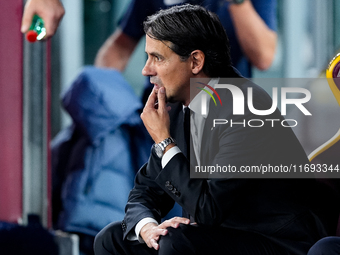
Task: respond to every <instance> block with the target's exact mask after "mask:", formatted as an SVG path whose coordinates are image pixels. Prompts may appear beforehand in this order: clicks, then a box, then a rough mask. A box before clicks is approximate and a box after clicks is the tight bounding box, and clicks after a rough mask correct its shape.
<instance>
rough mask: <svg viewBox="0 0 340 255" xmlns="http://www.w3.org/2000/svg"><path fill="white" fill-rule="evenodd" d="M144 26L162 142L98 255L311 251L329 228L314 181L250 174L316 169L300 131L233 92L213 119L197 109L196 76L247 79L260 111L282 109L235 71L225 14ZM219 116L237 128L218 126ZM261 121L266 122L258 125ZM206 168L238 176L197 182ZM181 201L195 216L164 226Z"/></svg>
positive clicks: (188, 14) (149, 122)
mask: <svg viewBox="0 0 340 255" xmlns="http://www.w3.org/2000/svg"><path fill="white" fill-rule="evenodd" d="M144 30H145V32H146V34H147V38H146V47H145V51H146V53H147V54H148V60H147V62H146V64H145V67H144V69H143V71H142V72H143V74H144V75H146V76H149V77H150V81H151V83H153V84H154V89H153V91H152V93H151V94H150V96H149V99H148V101H147V103H146V105H145V108H144V110H143V113H142V114H141V118H142V120H143V122H144V125H145V126H146V128H147V129H148V132H149V134H150V135H151V137H152V139H153V140H154V141H155V145H154V146H153V148H152V151H151V155H150V158H149V161H148V163H147V164H145V165H144V166H143V167H142V168H141V169H140V171H139V172H138V174H137V176H136V179H135V187H134V188H133V189H132V191H131V192H130V195H129V199H128V202H127V205H126V215H125V218H124V220H123V221H122V222H121V223H120V222H119V223H117V222H116V223H112V224H110V225H108V226H107V227H106V228H104V229H103V230H102V231H101V232H100V233H99V234H98V235H97V237H96V240H95V244H94V249H95V253H96V255H104V254H162V255H164V254H232V255H235V254H242V255H243V254H261V255H264V254H271V255H272V254H306V253H307V251H308V249H309V248H310V246H312V244H313V243H314V242H316V241H317V240H318V239H319V238H320V237H322V236H324V235H326V232H327V230H326V228H325V227H324V225H323V223H322V219H321V218H320V217H319V216H318V213H317V211H316V210H314V207H313V206H312V203H311V199H309V198H313V200H315V197H314V196H313V190H314V189H315V186H314V185H315V183H314V180H313V179H303V180H302V179H282V178H281V179H280V178H277V179H259V178H247V177H249V176H247V175H246V174H245V173H242V172H241V171H240V170H241V166H260V165H261V164H262V165H269V164H270V165H271V166H280V165H281V166H282V165H290V164H306V163H308V160H307V157H306V155H305V153H304V151H303V149H302V147H301V145H300V143H299V142H298V140H297V139H296V137H295V135H294V134H293V132H292V130H291V129H290V128H287V127H283V126H282V125H281V124H279V125H277V123H281V121H282V120H283V118H282V116H281V115H280V113H279V111H278V110H275V111H274V112H273V113H271V114H270V115H269V116H256V115H255V114H253V113H252V111H250V110H249V109H248V107H247V106H244V112H243V114H242V115H234V114H233V93H231V90H229V89H223V90H222V89H219V90H218V94H219V95H220V98H221V102H223V106H221V107H216V106H215V105H214V103H213V102H212V100H210V102H209V107H208V109H207V110H206V113H207V114H206V116H204V115H202V114H201V112H200V111H199V110H197V108H195V106H194V100H195V99H197V98H198V97H200V95H199V91H200V90H199V89H196V88H193V87H194V86H193V85H191V88H190V79H191V78H202V79H208V80H209V82H208V85H209V86H210V87H214V86H215V85H216V83H217V82H218V80H216V79H211V78H213V77H234V78H238V79H237V80H235V82H234V86H235V87H237V90H238V91H242V93H243V94H244V95H247V93H248V91H249V90H248V88H252V94H253V105H254V108H255V109H259V110H265V109H269V108H271V105H272V100H271V99H270V97H269V96H268V95H267V94H266V93H265V92H264V91H263V90H262V89H261V88H260V87H258V86H257V85H255V84H253V83H251V82H250V81H248V80H246V79H244V78H241V77H240V76H239V75H238V74H237V71H236V70H235V69H233V68H232V66H231V63H230V55H229V44H228V38H227V36H226V34H225V31H224V29H223V27H222V25H221V23H220V22H219V20H218V18H217V17H216V15H214V14H212V13H210V12H208V11H206V10H205V9H204V8H202V7H199V6H192V5H184V6H179V7H178V6H177V7H173V8H171V9H168V10H163V11H160V12H158V13H157V14H155V15H153V16H150V17H149V18H148V20H147V21H146V22H145V23H144ZM209 86H207V87H209ZM215 87H216V86H215ZM190 90H192V91H190ZM167 103H172V104H171V106H170V105H167ZM170 108H171V109H170ZM188 119H190V121H191V125H189V123H187V121H188ZM216 119H222V120H229V122H228V124H226V125H215V127H214V125H213V124H214V120H216ZM253 119H256V120H257V121H258V122H260V123H262V122H263V125H262V126H261V125H260V126H261V127H253V126H254V125H255V124H254V122H252V121H251V120H253ZM267 119H271V120H276V121H277V120H279V122H276V121H267ZM231 120H232V121H233V124H232V123H231V122H232V121H231ZM249 121H250V122H249ZM261 121H262V122H261ZM274 122H275V123H274ZM237 123H238V124H237ZM249 123H251V124H249ZM190 134H191V140H192V142H190V140H189V139H187V138H188V137H189V136H190ZM188 140H189V141H188ZM176 141H177V143H176ZM197 144H198V146H197ZM188 148H190V149H191V150H188ZM189 154H190V156H189ZM189 158H190V160H189ZM197 165H200V166H217V165H219V166H228V165H231V166H234V167H235V168H236V169H237V171H236V172H230V173H227V174H225V173H221V175H220V176H217V177H219V178H201V177H206V176H198V178H190V172H192V173H195V169H196V168H195V166H197ZM209 177H210V176H209ZM215 177H216V176H215ZM175 202H177V203H178V204H179V205H181V206H182V208H183V211H184V215H185V216H184V217H175V218H172V219H170V220H167V221H164V222H162V223H161V218H162V217H163V216H164V215H166V214H167V212H168V211H169V210H170V209H171V208H172V207H173V205H174V203H175ZM314 203H316V202H314Z"/></svg>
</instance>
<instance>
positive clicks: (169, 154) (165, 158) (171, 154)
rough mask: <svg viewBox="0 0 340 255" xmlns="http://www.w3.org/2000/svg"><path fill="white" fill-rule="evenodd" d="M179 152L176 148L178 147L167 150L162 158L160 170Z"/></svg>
mask: <svg viewBox="0 0 340 255" xmlns="http://www.w3.org/2000/svg"><path fill="white" fill-rule="evenodd" d="M180 152H181V150H180V149H179V148H178V146H174V147H172V148H171V149H169V150H168V151H167V152H166V153H165V154H164V155H163V157H162V168H164V167H165V166H166V165H167V164H168V162H169V161H170V160H171V159H172V158H173V157H174V156H175V155H176V154H177V153H180Z"/></svg>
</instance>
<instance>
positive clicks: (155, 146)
mask: <svg viewBox="0 0 340 255" xmlns="http://www.w3.org/2000/svg"><path fill="white" fill-rule="evenodd" d="M153 148H154V150H155V152H156V155H157V156H158V157H159V158H161V157H162V156H163V150H162V148H161V146H159V145H158V144H155V145H154V146H153Z"/></svg>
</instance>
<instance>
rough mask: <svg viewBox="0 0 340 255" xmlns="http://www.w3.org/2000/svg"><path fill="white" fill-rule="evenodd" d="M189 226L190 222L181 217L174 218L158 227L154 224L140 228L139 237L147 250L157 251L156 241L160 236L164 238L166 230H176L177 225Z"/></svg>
mask: <svg viewBox="0 0 340 255" xmlns="http://www.w3.org/2000/svg"><path fill="white" fill-rule="evenodd" d="M180 223H182V224H189V223H190V220H189V219H187V218H182V217H174V218H172V219H170V220H166V221H164V222H162V224H160V225H158V226H157V225H156V224H155V223H148V224H146V225H145V226H144V227H142V229H141V231H140V233H139V235H140V236H141V237H142V238H143V240H144V242H145V243H146V245H147V246H148V247H149V248H154V249H155V250H158V249H159V244H158V240H159V237H160V236H165V235H166V234H167V233H168V230H167V229H166V228H168V227H173V228H178V226H179V224H180Z"/></svg>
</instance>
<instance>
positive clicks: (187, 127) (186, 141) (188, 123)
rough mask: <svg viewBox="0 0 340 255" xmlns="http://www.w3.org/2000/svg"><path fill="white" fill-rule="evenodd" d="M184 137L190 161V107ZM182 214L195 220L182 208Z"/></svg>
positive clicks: (185, 117)
mask: <svg viewBox="0 0 340 255" xmlns="http://www.w3.org/2000/svg"><path fill="white" fill-rule="evenodd" d="M183 125H184V138H185V144H186V157H187V159H188V160H189V161H190V149H192V145H191V144H190V136H191V134H190V109H189V107H186V108H184V121H183ZM182 215H183V217H185V218H189V219H190V221H191V222H195V220H194V218H193V217H192V216H191V215H190V214H188V213H187V212H186V211H185V210H184V209H182Z"/></svg>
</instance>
